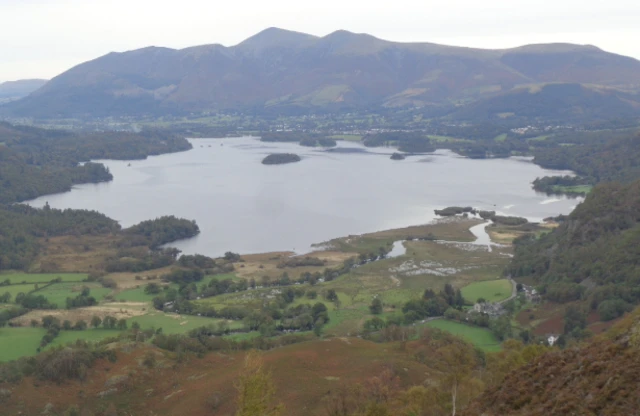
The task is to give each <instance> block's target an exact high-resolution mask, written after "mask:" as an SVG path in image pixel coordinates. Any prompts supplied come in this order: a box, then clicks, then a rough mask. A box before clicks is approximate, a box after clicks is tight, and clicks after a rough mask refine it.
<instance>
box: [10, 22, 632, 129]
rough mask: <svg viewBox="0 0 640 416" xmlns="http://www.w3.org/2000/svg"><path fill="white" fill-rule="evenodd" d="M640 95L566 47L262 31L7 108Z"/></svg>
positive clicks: (121, 65) (77, 82)
mask: <svg viewBox="0 0 640 416" xmlns="http://www.w3.org/2000/svg"><path fill="white" fill-rule="evenodd" d="M554 82H564V83H579V84H588V85H597V86H603V87H608V88H610V89H613V90H620V91H626V92H628V91H633V92H636V91H640V61H638V60H635V59H633V58H629V57H624V56H621V55H616V54H612V53H609V52H605V51H603V50H601V49H599V48H597V47H594V46H592V45H574V44H566V43H554V44H537V45H525V46H521V47H517V48H508V49H496V50H492V49H474V48H466V47H458V46H446V45H438V44H435V43H426V42H416V43H406V42H405V43H403V42H392V41H387V40H383V39H379V38H376V37H374V36H372V35H368V34H362V33H360V34H358V33H352V32H349V31H346V30H338V31H335V32H332V33H330V34H328V35H326V36H323V37H317V36H313V35H308V34H305V33H300V32H293V31H287V30H283V29H278V28H268V29H265V30H263V31H261V32H259V33H257V34H256V35H254V36H251V37H249V38H248V39H246V40H244V41H242V42H240V43H238V44H237V45H234V46H228V47H227V46H223V45H220V44H210V45H200V46H193V47H189V48H184V49H171V48H164V47H146V48H141V49H136V50H131V51H126V52H112V53H109V54H107V55H104V56H102V57H99V58H96V59H94V60H91V61H88V62H85V63H82V64H80V65H78V66H75V67H73V68H71V69H69V70H68V71H66V72H64V73H62V74H60V75H59V76H57V77H55V78H53V79H52V80H51V81H50V82H48V83H47V84H46V85H45V86H43V87H42V88H40V89H38V90H37V91H35V92H34V93H33V94H31V95H30V96H29V97H26V98H24V99H22V100H20V101H17V102H15V103H12V104H11V105H8V106H5V110H6V111H8V112H9V113H11V114H14V115H17V116H32V117H44V118H47V117H48V118H55V117H69V116H76V117H78V116H79V117H83V116H89V117H91V116H96V117H100V116H105V115H143V114H152V115H153V114H172V113H189V112H195V113H198V112H207V111H220V110H240V111H245V110H248V109H252V110H253V111H258V112H260V111H264V110H275V111H276V112H283V113H286V112H287V111H290V110H291V109H296V108H297V109H298V110H299V111H306V112H314V111H327V110H329V111H332V110H340V109H358V108H372V107H379V106H384V107H408V106H443V105H454V106H458V105H461V104H468V103H472V102H475V101H478V100H481V99H485V98H489V97H494V96H497V95H500V94H505V93H508V92H510V91H512V90H513V89H514V88H517V87H519V86H522V85H529V84H547V83H554Z"/></svg>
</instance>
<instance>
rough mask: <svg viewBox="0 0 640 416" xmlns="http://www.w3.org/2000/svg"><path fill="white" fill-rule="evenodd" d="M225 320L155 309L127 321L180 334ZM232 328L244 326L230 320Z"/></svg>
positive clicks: (164, 331) (168, 332)
mask: <svg viewBox="0 0 640 416" xmlns="http://www.w3.org/2000/svg"><path fill="white" fill-rule="evenodd" d="M222 321H225V320H224V319H215V318H204V317H200V316H188V315H175V314H165V313H162V312H157V311H153V312H150V313H148V314H146V315H142V316H136V317H135V318H131V319H129V320H128V321H127V323H128V324H129V326H131V324H132V323H133V322H137V323H138V324H140V328H141V329H149V328H155V329H158V328H162V332H163V333H165V334H179V333H185V332H187V331H190V330H192V329H194V328H198V327H201V326H206V325H211V324H214V325H215V324H217V323H219V322H222ZM228 323H229V327H230V328H231V329H239V328H241V327H242V323H241V322H240V321H228Z"/></svg>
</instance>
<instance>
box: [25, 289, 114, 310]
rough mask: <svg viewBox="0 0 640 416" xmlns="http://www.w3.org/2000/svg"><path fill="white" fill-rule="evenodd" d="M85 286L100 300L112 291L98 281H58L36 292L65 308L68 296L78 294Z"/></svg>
mask: <svg viewBox="0 0 640 416" xmlns="http://www.w3.org/2000/svg"><path fill="white" fill-rule="evenodd" d="M84 287H88V288H89V289H90V296H93V297H94V298H96V300H97V301H98V302H99V301H100V300H101V299H103V298H104V297H105V296H106V295H107V294H109V293H110V292H111V289H106V288H104V287H102V286H101V285H100V284H98V283H56V284H53V285H51V286H48V287H46V288H44V289H40V290H38V291H36V292H34V293H35V294H37V295H42V296H44V297H46V298H47V299H48V300H49V302H52V303H55V304H56V305H58V308H64V307H65V306H66V301H67V298H74V297H76V296H78V295H79V294H80V292H81V291H82V288H84Z"/></svg>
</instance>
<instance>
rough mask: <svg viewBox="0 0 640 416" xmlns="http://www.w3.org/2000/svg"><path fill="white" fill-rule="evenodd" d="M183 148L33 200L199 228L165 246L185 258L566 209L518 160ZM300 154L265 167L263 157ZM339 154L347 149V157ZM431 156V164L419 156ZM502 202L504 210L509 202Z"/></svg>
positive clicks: (301, 247) (297, 247)
mask: <svg viewBox="0 0 640 416" xmlns="http://www.w3.org/2000/svg"><path fill="white" fill-rule="evenodd" d="M193 143H194V148H193V149H192V150H190V151H188V152H182V153H175V154H170V155H162V156H155V157H150V158H148V159H146V160H141V161H132V162H129V161H126V162H123V161H107V162H106V165H107V166H108V167H109V169H110V170H111V172H112V173H113V175H114V178H115V179H114V180H113V181H112V182H109V183H102V184H97V185H93V184H91V185H81V186H78V187H75V188H74V189H73V190H72V191H71V192H67V193H64V194H58V195H49V196H45V197H41V198H38V199H36V200H34V201H32V202H31V204H32V205H34V206H43V205H44V204H45V202H46V201H48V202H49V204H50V205H51V206H52V207H55V208H85V209H95V210H98V211H100V212H103V213H105V214H106V215H108V216H110V217H112V218H114V219H116V220H118V221H120V222H121V224H122V225H123V226H125V227H126V226H130V225H133V224H135V223H138V222H140V221H142V220H145V219H149V218H155V217H159V216H162V215H176V216H179V217H184V218H188V219H194V220H196V221H197V222H198V224H199V226H200V229H201V231H202V232H201V234H200V235H199V236H198V237H196V238H194V239H190V240H185V241H179V242H176V243H175V244H174V245H175V246H176V247H178V248H179V249H181V250H183V251H184V252H185V253H196V252H197V253H202V254H207V255H213V256H216V255H220V254H222V253H224V252H226V251H234V252H240V253H255V252H266V251H276V250H294V251H298V252H304V251H306V250H307V249H308V248H309V246H310V245H311V244H312V243H319V242H322V241H327V240H330V239H332V238H336V237H340V236H344V235H349V234H362V233H366V232H373V231H379V230H383V229H390V228H399V227H405V226H408V225H415V224H424V223H427V222H429V221H431V220H432V219H433V218H434V213H433V210H434V209H437V208H443V207H447V206H452V205H457V206H473V207H476V208H479V209H486V210H495V211H498V214H501V213H500V208H501V207H505V208H504V209H505V210H506V209H508V213H505V215H514V216H523V217H527V218H529V219H530V220H534V221H539V220H541V219H542V218H545V217H548V216H556V215H558V214H567V213H569V212H570V210H571V207H572V206H574V205H575V204H576V200H575V199H573V200H572V199H566V198H562V197H558V198H555V197H554V200H557V201H554V202H553V203H544V202H545V201H548V197H547V196H545V195H542V194H538V193H536V192H534V191H533V190H532V189H531V182H532V181H533V180H534V179H535V178H536V177H540V176H545V175H553V174H567V173H568V172H558V171H549V170H544V169H542V168H540V167H539V166H536V165H534V164H532V163H531V162H529V161H527V160H522V159H495V160H471V159H466V158H461V157H459V156H457V155H455V154H453V153H451V152H449V151H438V152H435V153H434V154H431V155H426V156H425V155H420V156H408V157H407V158H406V159H405V160H403V161H394V160H390V158H389V156H390V155H391V153H393V151H394V150H395V149H390V148H374V149H369V148H365V147H363V146H362V145H360V144H358V143H349V142H340V143H339V146H340V149H339V150H338V151H332V152H326V151H324V150H323V149H314V148H307V147H301V146H298V145H297V144H295V143H262V142H260V141H258V140H256V139H254V138H248V137H244V138H226V139H224V146H221V143H222V139H200V140H194V141H193ZM276 152H291V153H297V154H299V155H300V156H301V157H302V161H301V162H298V163H292V164H287V165H275V166H265V165H262V164H261V163H260V162H261V160H262V159H263V158H264V157H265V156H266V155H267V154H269V153H276ZM345 152H346V153H345ZM425 159H428V163H425ZM507 207H508V208H507Z"/></svg>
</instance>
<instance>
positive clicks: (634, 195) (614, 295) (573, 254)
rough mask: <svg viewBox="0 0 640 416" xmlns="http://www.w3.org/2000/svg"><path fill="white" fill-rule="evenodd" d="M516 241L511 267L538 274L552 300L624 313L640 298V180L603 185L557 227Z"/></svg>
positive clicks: (518, 273) (515, 273)
mask: <svg viewBox="0 0 640 416" xmlns="http://www.w3.org/2000/svg"><path fill="white" fill-rule="evenodd" d="M515 243H516V245H515V256H514V258H513V261H512V262H511V264H510V266H509V267H508V272H509V273H510V274H511V275H512V276H514V277H515V278H518V277H523V276H530V277H533V278H534V279H535V281H536V282H538V284H539V285H540V286H541V289H542V293H543V295H545V296H546V297H547V299H549V300H553V301H558V302H568V301H574V300H580V299H585V300H586V299H588V300H589V301H590V302H589V306H590V307H591V308H592V309H596V308H601V307H602V306H601V304H602V303H603V302H607V303H605V305H607V307H610V306H615V307H616V308H617V309H618V310H619V313H622V312H624V310H626V309H628V305H627V304H636V303H638V302H640V267H638V259H640V181H636V182H633V183H631V184H627V185H624V184H620V183H609V184H602V185H598V186H596V187H595V188H594V189H593V191H592V192H591V193H590V194H589V195H588V196H587V198H586V199H585V201H584V202H583V203H582V204H580V205H578V207H577V208H576V209H575V210H574V211H573V212H572V213H571V214H570V215H569V216H568V218H567V219H566V221H564V222H563V223H562V224H561V225H560V226H559V227H558V228H556V229H555V230H554V231H552V232H550V233H548V234H546V235H542V236H541V237H540V238H535V237H533V236H528V237H522V238H519V239H517V240H516V242H515ZM612 302H615V304H614V305H612V304H611V303H612Z"/></svg>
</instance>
